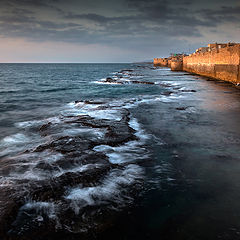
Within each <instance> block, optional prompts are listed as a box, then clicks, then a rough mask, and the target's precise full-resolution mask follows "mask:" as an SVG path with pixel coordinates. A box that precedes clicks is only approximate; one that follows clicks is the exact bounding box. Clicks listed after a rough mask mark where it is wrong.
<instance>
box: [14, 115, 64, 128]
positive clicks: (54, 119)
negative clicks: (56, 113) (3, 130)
mask: <svg viewBox="0 0 240 240" xmlns="http://www.w3.org/2000/svg"><path fill="white" fill-rule="evenodd" d="M49 122H51V123H53V124H57V123H60V122H61V119H60V118H59V117H51V118H45V119H42V120H33V121H25V122H18V123H15V126H16V127H18V128H29V127H34V126H40V125H42V124H46V123H49Z"/></svg>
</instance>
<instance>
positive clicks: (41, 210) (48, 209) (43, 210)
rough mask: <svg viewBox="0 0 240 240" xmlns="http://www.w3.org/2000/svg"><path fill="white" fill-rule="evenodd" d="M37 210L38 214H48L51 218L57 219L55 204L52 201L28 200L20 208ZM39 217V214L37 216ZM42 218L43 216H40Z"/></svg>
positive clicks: (22, 209)
mask: <svg viewBox="0 0 240 240" xmlns="http://www.w3.org/2000/svg"><path fill="white" fill-rule="evenodd" d="M33 209H34V210H35V211H36V213H37V214H39V215H42V214H46V215H47V216H48V217H49V218H50V219H56V211H55V205H54V203H51V202H28V203H26V204H25V205H23V206H22V207H21V208H20V210H21V211H28V210H33ZM37 217H39V216H37ZM38 219H41V218H38Z"/></svg>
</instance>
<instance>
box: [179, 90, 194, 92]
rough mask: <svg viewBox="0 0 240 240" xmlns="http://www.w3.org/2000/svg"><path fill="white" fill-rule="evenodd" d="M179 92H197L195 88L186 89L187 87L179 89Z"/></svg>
mask: <svg viewBox="0 0 240 240" xmlns="http://www.w3.org/2000/svg"><path fill="white" fill-rule="evenodd" d="M181 92H197V91H196V90H188V89H184V90H181Z"/></svg>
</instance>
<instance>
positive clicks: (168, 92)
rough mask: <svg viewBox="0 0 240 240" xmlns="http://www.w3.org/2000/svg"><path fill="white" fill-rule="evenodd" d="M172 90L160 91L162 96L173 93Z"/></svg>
mask: <svg viewBox="0 0 240 240" xmlns="http://www.w3.org/2000/svg"><path fill="white" fill-rule="evenodd" d="M173 93H174V92H172V91H165V92H163V93H162V95H164V96H170V95H171V94H173Z"/></svg>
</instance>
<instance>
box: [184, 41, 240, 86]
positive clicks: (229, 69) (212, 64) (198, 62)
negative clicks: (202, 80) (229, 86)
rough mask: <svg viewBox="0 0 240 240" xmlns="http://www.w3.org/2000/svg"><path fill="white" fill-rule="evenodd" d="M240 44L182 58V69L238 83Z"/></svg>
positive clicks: (239, 77)
mask: <svg viewBox="0 0 240 240" xmlns="http://www.w3.org/2000/svg"><path fill="white" fill-rule="evenodd" d="M239 64H240V44H237V45H234V46H229V47H225V48H220V49H213V50H211V51H209V52H203V53H193V54H191V55H189V56H186V57H184V58H183V70H184V71H187V72H191V73H196V74H200V75H203V76H207V77H212V78H216V79H220V80H224V81H229V82H232V83H235V84H238V83H240V67H239Z"/></svg>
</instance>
